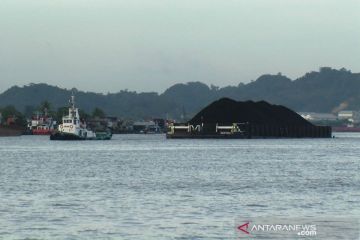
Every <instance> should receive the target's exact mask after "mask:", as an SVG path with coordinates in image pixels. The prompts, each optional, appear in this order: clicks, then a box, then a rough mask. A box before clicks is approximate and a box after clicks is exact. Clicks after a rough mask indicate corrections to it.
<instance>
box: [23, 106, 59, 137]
mask: <svg viewBox="0 0 360 240" xmlns="http://www.w3.org/2000/svg"><path fill="white" fill-rule="evenodd" d="M55 125H56V121H54V120H53V119H52V117H50V116H48V114H47V111H46V110H45V113H44V114H40V113H36V115H34V116H32V118H31V121H30V122H29V124H28V129H27V132H28V133H29V134H31V135H51V133H52V132H53V131H54V130H55V128H54V126H55Z"/></svg>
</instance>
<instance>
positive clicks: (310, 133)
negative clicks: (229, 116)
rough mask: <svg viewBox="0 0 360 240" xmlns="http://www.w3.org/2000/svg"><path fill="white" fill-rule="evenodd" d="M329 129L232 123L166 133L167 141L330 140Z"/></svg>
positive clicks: (176, 127)
mask: <svg viewBox="0 0 360 240" xmlns="http://www.w3.org/2000/svg"><path fill="white" fill-rule="evenodd" d="M331 137H332V131H331V127H328V126H305V127H304V126H275V125H256V124H250V123H240V124H239V123H233V124H232V125H218V124H215V125H214V124H202V125H196V126H194V125H190V124H187V125H186V124H180V125H170V126H169V130H168V132H167V133H166V138H168V139H175V138H178V139H181V138H183V139H184V138H195V139H201V138H217V139H251V138H331Z"/></svg>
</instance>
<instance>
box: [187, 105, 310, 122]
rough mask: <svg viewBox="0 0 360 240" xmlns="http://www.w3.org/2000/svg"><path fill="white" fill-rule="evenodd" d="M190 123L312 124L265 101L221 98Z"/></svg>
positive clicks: (290, 111)
mask: <svg viewBox="0 0 360 240" xmlns="http://www.w3.org/2000/svg"><path fill="white" fill-rule="evenodd" d="M189 123H190V124H193V125H197V124H201V123H204V124H216V123H218V124H223V125H224V124H232V123H250V124H255V125H274V126H303V127H307V126H313V125H312V124H311V123H310V122H308V121H306V120H305V119H304V118H302V117H301V116H300V115H298V114H297V113H295V112H294V111H292V110H290V109H288V108H286V107H284V106H280V105H272V104H269V103H267V102H265V101H259V102H253V101H246V102H237V101H235V100H232V99H229V98H222V99H219V100H217V101H215V102H213V103H211V104H210V105H209V106H207V107H205V108H204V109H203V110H201V111H200V112H199V113H198V114H196V115H195V117H193V118H192V119H191V120H190V121H189Z"/></svg>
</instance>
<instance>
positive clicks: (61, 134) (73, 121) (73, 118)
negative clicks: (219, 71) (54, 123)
mask: <svg viewBox="0 0 360 240" xmlns="http://www.w3.org/2000/svg"><path fill="white" fill-rule="evenodd" d="M111 137H112V134H111V132H98V133H96V132H93V131H92V130H90V129H88V128H87V126H86V123H85V122H81V121H80V115H79V110H78V108H76V107H75V96H74V95H72V96H71V99H70V107H69V115H67V116H64V117H63V118H62V124H59V126H58V129H57V130H56V131H55V132H54V133H52V134H51V135H50V140H110V139H111Z"/></svg>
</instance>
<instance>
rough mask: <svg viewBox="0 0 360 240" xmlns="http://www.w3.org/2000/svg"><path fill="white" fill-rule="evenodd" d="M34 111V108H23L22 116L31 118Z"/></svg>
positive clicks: (28, 106)
mask: <svg viewBox="0 0 360 240" xmlns="http://www.w3.org/2000/svg"><path fill="white" fill-rule="evenodd" d="M35 111H36V107H34V106H30V105H27V106H25V109H24V115H25V117H27V118H31V117H32V115H33V114H34V112H35Z"/></svg>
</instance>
